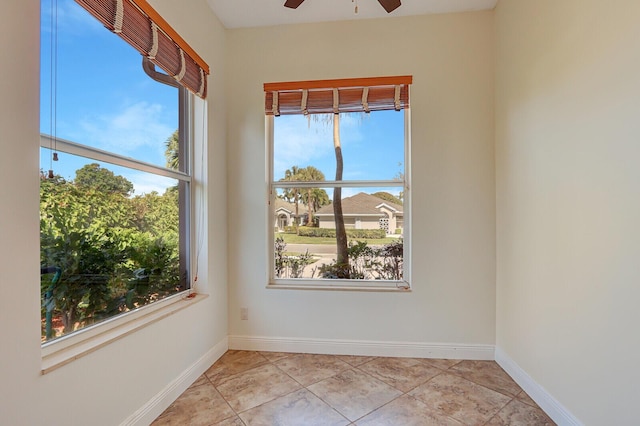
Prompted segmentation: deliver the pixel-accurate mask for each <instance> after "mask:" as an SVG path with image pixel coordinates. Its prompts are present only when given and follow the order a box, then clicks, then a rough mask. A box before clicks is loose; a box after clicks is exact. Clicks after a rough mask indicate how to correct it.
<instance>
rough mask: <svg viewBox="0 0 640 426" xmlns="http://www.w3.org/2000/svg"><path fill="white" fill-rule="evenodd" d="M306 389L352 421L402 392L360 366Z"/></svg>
mask: <svg viewBox="0 0 640 426" xmlns="http://www.w3.org/2000/svg"><path fill="white" fill-rule="evenodd" d="M308 389H309V390H310V391H311V392H313V393H314V394H316V395H317V396H318V397H320V398H321V399H322V400H323V401H325V402H326V403H327V404H329V405H330V406H332V407H333V408H335V409H336V410H337V411H338V412H339V413H340V414H342V415H343V416H345V417H346V418H348V419H349V420H351V421H355V420H357V419H359V418H360V417H362V416H364V415H366V414H368V413H370V412H372V411H373V410H375V409H377V408H380V407H381V406H383V405H384V404H386V403H388V402H389V401H391V400H393V399H395V398H397V397H398V396H400V395H402V392H400V391H399V390H397V389H395V388H393V387H391V386H389V385H387V384H386V383H384V382H382V381H380V380H378V379H376V378H374V377H371V376H370V375H368V374H366V373H363V372H362V371H359V370H347V371H344V372H342V373H340V374H338V375H337V376H334V377H331V378H329V379H325V380H323V381H321V382H318V383H316V384H314V385H311V386H309V387H308Z"/></svg>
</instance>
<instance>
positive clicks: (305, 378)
mask: <svg viewBox="0 0 640 426" xmlns="http://www.w3.org/2000/svg"><path fill="white" fill-rule="evenodd" d="M274 364H275V365H277V366H278V368H280V369H281V370H282V371H284V372H285V373H287V374H288V375H289V376H291V377H293V378H294V379H295V380H296V381H297V382H298V383H300V384H301V385H303V386H308V385H310V384H312V383H316V382H319V381H320V380H323V379H326V378H329V377H332V376H335V375H336V374H338V373H340V372H341V371H344V370H347V369H349V368H351V366H350V365H349V364H347V363H346V362H344V361H341V360H340V359H338V357H336V356H333V355H312V354H300V355H296V356H292V357H288V358H284V359H281V360H280V361H276V362H275V363H274Z"/></svg>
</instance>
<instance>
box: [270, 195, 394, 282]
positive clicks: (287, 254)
mask: <svg viewBox="0 0 640 426" xmlns="http://www.w3.org/2000/svg"><path fill="white" fill-rule="evenodd" d="M340 191H341V193H342V194H341V197H340V199H341V204H342V217H343V220H344V227H345V229H346V233H347V240H348V245H347V251H348V264H347V265H346V266H345V265H342V266H341V265H339V264H338V262H337V259H338V245H337V239H336V219H335V215H334V206H333V203H332V199H333V196H334V188H296V187H287V188H281V189H278V190H277V191H276V197H275V200H274V202H273V203H272V209H273V212H272V214H273V215H272V217H273V218H274V232H275V237H274V271H273V277H274V278H276V279H283V278H307V279H309V278H312V279H331V278H347V279H374V280H380V279H383V280H402V265H403V240H402V235H403V229H404V209H403V201H402V198H403V189H402V187H388V188H370V187H369V188H366V187H365V188H342V189H341V190H340ZM296 200H297V205H296ZM340 271H342V272H341V273H338V272H340ZM344 271H346V273H344Z"/></svg>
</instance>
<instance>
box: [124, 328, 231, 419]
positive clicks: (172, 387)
mask: <svg viewBox="0 0 640 426" xmlns="http://www.w3.org/2000/svg"><path fill="white" fill-rule="evenodd" d="M228 348H229V343H228V340H227V338H224V339H222V340H221V341H220V342H218V343H217V344H216V345H215V346H214V347H212V348H211V349H209V350H208V351H207V353H206V354H204V355H203V356H202V357H200V359H199V360H197V361H196V362H195V363H194V364H192V365H191V366H190V367H189V368H187V369H186V370H185V371H183V372H182V374H180V375H179V376H178V377H176V378H175V379H174V380H173V381H172V382H171V383H169V384H168V385H167V386H166V387H165V388H164V389H162V390H161V391H160V392H159V393H158V394H157V395H156V396H154V397H153V398H151V400H149V401H148V402H147V403H146V404H144V405H143V406H142V407H140V408H139V409H138V410H137V411H136V412H135V413H133V414H132V415H131V416H129V417H128V418H127V419H126V420H125V421H124V422H122V423H121V424H120V425H121V426H139V425H140V426H141V425H145V426H146V425H149V424H151V422H153V421H154V420H155V419H156V418H157V417H158V416H159V415H160V414H162V412H163V411H164V410H166V409H167V407H169V405H171V403H172V402H173V401H175V400H176V399H177V398H178V397H179V396H180V395H181V394H182V393H183V392H184V391H185V390H187V388H188V387H189V386H191V384H192V383H193V382H195V381H196V380H197V379H198V377H200V376H201V375H202V374H203V373H204V372H205V371H207V369H208V368H209V367H211V365H212V364H213V363H214V362H216V361H217V360H218V359H219V358H220V357H221V356H222V355H224V353H225V352H226V351H227V349H228Z"/></svg>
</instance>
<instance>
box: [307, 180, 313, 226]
mask: <svg viewBox="0 0 640 426" xmlns="http://www.w3.org/2000/svg"><path fill="white" fill-rule="evenodd" d="M307 207H309V216H308V217H307V226H313V205H312V203H311V188H307Z"/></svg>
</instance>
